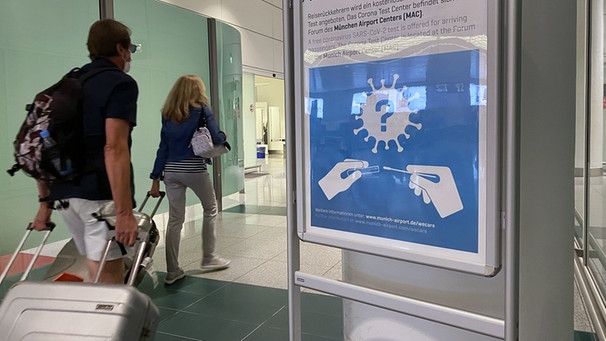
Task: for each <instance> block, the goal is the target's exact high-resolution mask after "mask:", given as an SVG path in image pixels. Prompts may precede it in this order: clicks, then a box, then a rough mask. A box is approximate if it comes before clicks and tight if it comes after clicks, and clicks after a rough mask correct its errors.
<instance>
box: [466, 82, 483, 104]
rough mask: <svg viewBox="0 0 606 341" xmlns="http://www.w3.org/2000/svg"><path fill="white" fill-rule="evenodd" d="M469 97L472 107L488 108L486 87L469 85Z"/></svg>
mask: <svg viewBox="0 0 606 341" xmlns="http://www.w3.org/2000/svg"><path fill="white" fill-rule="evenodd" d="M469 97H470V102H471V105H483V106H486V85H480V84H469Z"/></svg>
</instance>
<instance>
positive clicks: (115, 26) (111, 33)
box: [86, 19, 131, 60]
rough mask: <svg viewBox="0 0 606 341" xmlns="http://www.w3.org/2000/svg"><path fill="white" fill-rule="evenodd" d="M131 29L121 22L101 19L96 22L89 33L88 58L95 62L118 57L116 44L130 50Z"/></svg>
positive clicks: (87, 43)
mask: <svg viewBox="0 0 606 341" xmlns="http://www.w3.org/2000/svg"><path fill="white" fill-rule="evenodd" d="M130 34H131V31H130V29H129V28H128V27H127V26H126V25H124V24H122V23H121V22H119V21H116V20H113V19H101V20H98V21H96V22H95V23H93V24H92V26H91V27H90V30H89V31H88V40H87V42H86V46H87V47H88V57H89V58H90V59H91V60H93V59H95V58H99V57H111V56H116V55H118V51H116V44H120V45H122V46H123V47H124V48H126V49H128V48H129V46H130Z"/></svg>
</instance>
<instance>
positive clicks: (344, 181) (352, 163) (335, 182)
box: [318, 159, 368, 200]
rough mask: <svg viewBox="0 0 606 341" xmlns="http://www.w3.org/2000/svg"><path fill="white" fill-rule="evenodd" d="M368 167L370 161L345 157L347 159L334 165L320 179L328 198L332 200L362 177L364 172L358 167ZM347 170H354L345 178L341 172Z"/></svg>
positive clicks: (321, 186)
mask: <svg viewBox="0 0 606 341" xmlns="http://www.w3.org/2000/svg"><path fill="white" fill-rule="evenodd" d="M366 167H368V161H363V160H355V159H345V161H341V162H339V163H337V164H336V165H334V166H333V168H332V169H331V170H330V172H328V174H326V175H325V176H324V177H323V178H322V179H320V181H318V185H319V186H320V188H321V189H322V191H324V195H326V197H327V198H328V200H331V199H332V198H334V197H335V195H337V194H339V193H341V192H343V191H345V190H347V189H349V187H351V185H352V184H353V183H354V182H356V181H357V180H358V179H359V178H361V177H362V172H360V171H359V170H357V169H358V168H366ZM354 169H355V170H354ZM347 170H354V171H353V172H351V174H349V175H347V176H346V177H345V178H343V177H342V176H341V174H343V172H346V171H347Z"/></svg>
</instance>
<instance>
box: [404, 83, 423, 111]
mask: <svg viewBox="0 0 606 341" xmlns="http://www.w3.org/2000/svg"><path fill="white" fill-rule="evenodd" d="M417 94H418V95H417ZM402 95H403V96H404V98H406V99H408V101H409V102H408V109H409V110H410V111H415V110H425V108H427V87H426V86H424V85H418V86H410V87H407V88H406V90H404V93H403V94H402Z"/></svg>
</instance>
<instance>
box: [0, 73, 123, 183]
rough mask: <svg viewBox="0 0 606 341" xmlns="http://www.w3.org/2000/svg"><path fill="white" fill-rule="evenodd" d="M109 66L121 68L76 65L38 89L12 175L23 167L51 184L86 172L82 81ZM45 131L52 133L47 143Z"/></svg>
mask: <svg viewBox="0 0 606 341" xmlns="http://www.w3.org/2000/svg"><path fill="white" fill-rule="evenodd" d="M107 70H118V69H116V68H112V67H107V68H97V69H94V70H91V71H89V72H83V71H82V70H81V69H80V68H74V69H72V70H71V71H70V72H68V73H67V74H66V75H65V76H63V77H62V78H61V80H59V82H57V83H56V84H54V85H52V86H51V87H49V88H48V89H46V90H44V91H42V92H40V93H38V94H37V95H36V96H35V98H34V101H33V102H32V103H31V104H28V105H27V106H26V107H25V110H26V111H27V115H26V117H25V121H24V122H23V124H22V125H21V128H20V129H19V132H18V133H17V137H16V138H15V141H14V142H13V147H14V154H15V160H16V163H15V164H14V165H13V167H11V169H9V170H8V171H7V172H8V173H9V174H10V175H11V176H13V175H14V174H15V172H17V171H18V170H20V169H21V170H23V171H24V172H25V173H26V174H27V175H29V176H31V177H33V178H35V179H38V180H40V181H44V182H46V183H48V184H50V183H55V182H63V181H69V180H73V179H75V178H76V177H78V176H79V175H81V174H84V173H85V172H86V168H87V167H86V162H87V160H86V157H85V153H84V149H83V135H82V132H83V127H82V119H83V113H82V99H83V94H82V84H84V82H86V81H87V80H88V79H90V78H91V77H92V76H94V75H97V74H99V73H101V72H103V71H107ZM47 132H48V133H47ZM41 133H42V135H43V136H44V135H49V134H50V139H48V138H46V140H47V141H46V144H45V141H44V138H43V137H42V136H41Z"/></svg>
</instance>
